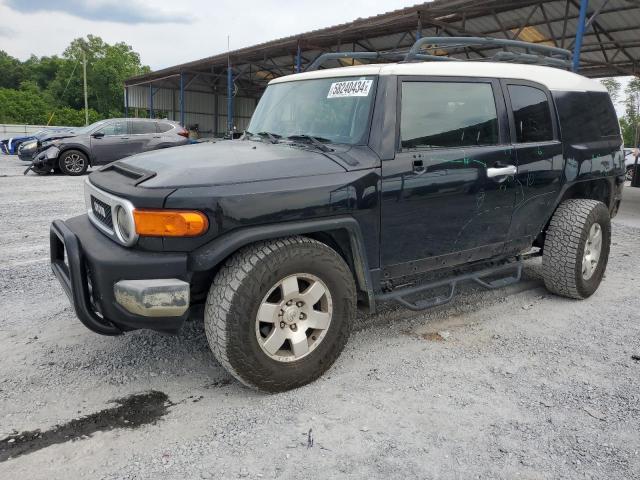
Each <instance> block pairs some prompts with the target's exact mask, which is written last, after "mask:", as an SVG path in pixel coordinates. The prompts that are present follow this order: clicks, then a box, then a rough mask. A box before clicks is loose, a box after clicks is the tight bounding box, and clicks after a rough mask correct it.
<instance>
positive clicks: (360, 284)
mask: <svg viewBox="0 0 640 480" xmlns="http://www.w3.org/2000/svg"><path fill="white" fill-rule="evenodd" d="M290 235H300V236H304V237H308V238H312V239H314V240H316V241H318V242H321V243H324V244H325V245H327V246H328V247H329V248H331V249H332V250H334V251H335V252H336V253H338V255H340V256H341V257H342V259H343V260H344V261H345V262H346V264H347V265H348V267H349V270H351V273H352V274H353V278H354V279H355V282H356V289H357V292H358V301H359V303H361V304H363V305H364V306H365V307H366V308H369V309H372V308H374V307H373V306H372V305H371V299H370V298H369V293H370V292H368V290H367V287H368V286H367V280H366V278H365V275H367V274H368V272H367V271H366V266H365V265H361V263H362V262H360V261H357V263H356V255H357V254H360V253H361V254H362V255H365V254H366V253H365V252H358V253H356V252H354V251H353V247H352V241H351V234H350V233H349V231H348V230H346V229H335V230H321V231H317V232H307V233H299V234H296V233H291V234H287V235H283V236H290ZM277 238H281V236H274V237H272V238H267V239H262V240H258V241H265V240H267V241H268V240H276V239H277ZM252 243H255V242H249V243H243V244H242V245H241V246H239V247H238V248H236V249H234V250H233V251H232V252H230V253H229V254H228V255H226V256H225V258H223V259H222V260H221V261H220V262H219V263H217V265H215V267H214V268H212V269H210V270H206V271H200V272H197V273H196V274H195V275H194V278H193V279H192V286H195V292H192V293H195V294H196V295H195V296H196V297H204V295H206V293H205V292H206V290H208V288H209V286H210V284H211V282H212V281H213V279H214V278H215V276H216V274H217V273H218V271H219V269H220V267H221V266H222V265H224V263H225V262H226V261H227V260H228V259H229V258H230V257H231V256H233V255H235V254H236V253H237V252H238V250H240V249H241V248H244V247H246V246H248V245H251V244H252Z"/></svg>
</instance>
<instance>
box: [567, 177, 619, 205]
mask: <svg viewBox="0 0 640 480" xmlns="http://www.w3.org/2000/svg"><path fill="white" fill-rule="evenodd" d="M572 198H585V199H589V200H598V201H600V202H602V203H604V204H605V205H606V206H607V208H609V206H610V205H609V204H610V203H611V185H609V182H608V181H607V180H606V179H604V178H599V179H597V180H590V181H587V182H578V183H576V184H574V185H572V186H571V187H569V188H568V189H567V190H566V191H565V192H564V195H563V196H562V199H561V200H560V203H562V202H564V201H565V200H569V199H572Z"/></svg>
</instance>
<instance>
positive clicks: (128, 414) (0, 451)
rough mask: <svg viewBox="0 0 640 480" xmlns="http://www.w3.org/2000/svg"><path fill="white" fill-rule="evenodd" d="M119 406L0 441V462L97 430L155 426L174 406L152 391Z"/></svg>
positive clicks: (124, 399) (123, 400)
mask: <svg viewBox="0 0 640 480" xmlns="http://www.w3.org/2000/svg"><path fill="white" fill-rule="evenodd" d="M113 402H114V403H116V404H118V406H117V407H112V408H106V409H104V410H101V411H99V412H96V413H92V414H91V415H87V416H85V417H80V418H78V419H74V420H71V421H70V422H67V423H65V424H63V425H56V426H55V427H53V428H52V429H50V430H46V431H44V432H42V431H40V430H33V431H31V432H22V433H16V434H15V435H10V436H8V437H6V438H3V439H2V440H0V462H5V461H7V460H9V459H10V458H15V457H19V456H21V455H27V454H29V453H33V452H35V451H37V450H41V449H43V448H46V447H49V446H51V445H55V444H57V443H64V442H68V441H74V440H78V439H80V438H83V437H88V436H91V434H92V433H95V432H97V431H109V430H114V429H116V428H129V429H133V428H137V427H140V426H142V425H148V424H153V423H155V422H156V421H157V420H158V419H160V418H161V417H163V416H164V415H166V414H167V412H168V410H167V408H168V407H170V406H172V405H173V404H172V403H171V402H170V401H169V397H167V395H166V394H165V393H163V392H158V391H151V392H146V393H139V394H135V395H130V396H128V397H124V398H119V399H116V400H114V401H113Z"/></svg>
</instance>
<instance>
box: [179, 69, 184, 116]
mask: <svg viewBox="0 0 640 480" xmlns="http://www.w3.org/2000/svg"><path fill="white" fill-rule="evenodd" d="M180 125H182V127H183V128H184V72H180Z"/></svg>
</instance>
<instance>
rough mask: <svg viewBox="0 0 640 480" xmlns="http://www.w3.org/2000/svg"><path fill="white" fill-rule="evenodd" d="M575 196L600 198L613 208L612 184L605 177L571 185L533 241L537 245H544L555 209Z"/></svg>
mask: <svg viewBox="0 0 640 480" xmlns="http://www.w3.org/2000/svg"><path fill="white" fill-rule="evenodd" d="M574 198H584V199H588V200H598V201H600V202H602V203H604V204H605V205H606V206H607V208H608V209H610V208H611V185H610V184H609V182H608V181H607V180H606V179H604V178H599V179H597V180H589V181H585V182H578V183H575V184H573V185H571V186H570V187H569V188H568V189H567V190H566V191H565V192H564V194H563V195H562V198H561V199H560V201H559V202H558V205H556V208H555V210H554V211H553V214H551V216H550V217H549V220H547V223H546V224H545V226H544V229H543V230H542V232H540V234H539V235H538V236H537V237H536V239H535V240H534V242H533V245H534V246H535V247H542V246H543V245H544V238H545V235H546V232H547V228H549V223H550V222H551V218H553V215H554V214H555V213H556V212H555V211H556V210H557V209H558V207H559V206H560V205H561V204H562V202H564V201H565V200H571V199H574Z"/></svg>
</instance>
